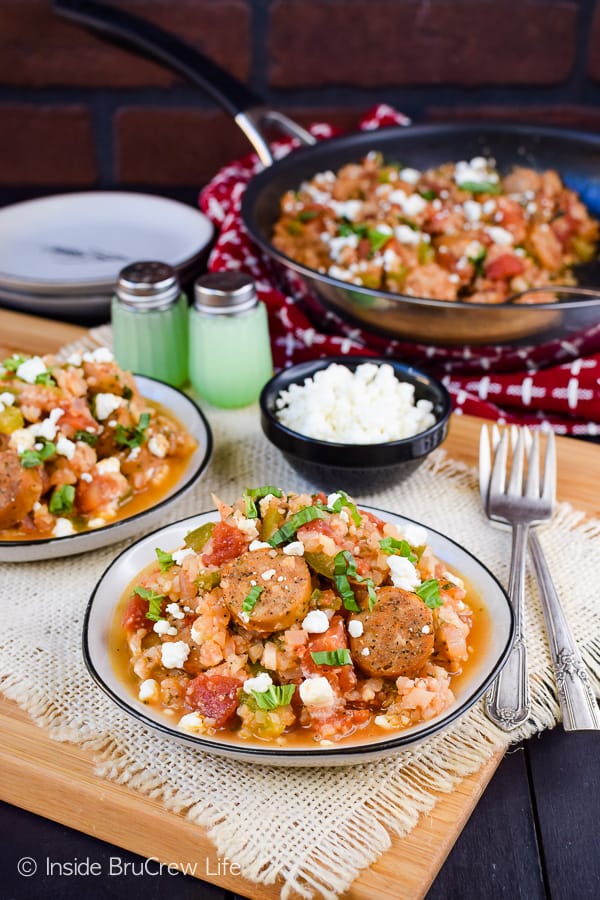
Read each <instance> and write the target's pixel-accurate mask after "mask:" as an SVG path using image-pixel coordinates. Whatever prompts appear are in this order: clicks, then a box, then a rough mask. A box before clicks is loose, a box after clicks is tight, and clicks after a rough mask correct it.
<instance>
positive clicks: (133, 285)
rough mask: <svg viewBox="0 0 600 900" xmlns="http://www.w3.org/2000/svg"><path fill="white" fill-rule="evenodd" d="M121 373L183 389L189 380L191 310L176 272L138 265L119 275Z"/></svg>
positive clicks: (115, 315) (114, 312)
mask: <svg viewBox="0 0 600 900" xmlns="http://www.w3.org/2000/svg"><path fill="white" fill-rule="evenodd" d="M111 321H112V327H113V343H114V350H115V358H116V360H117V362H118V363H119V365H120V366H121V368H123V369H129V370H131V371H132V372H136V373H137V374H139V375H148V376H150V377H151V378H158V379H159V380H160V381H166V382H168V383H169V384H172V385H173V386H174V387H181V385H182V384H184V383H185V382H186V381H187V379H188V304H187V299H186V296H185V294H183V293H182V292H181V288H180V285H179V279H178V277H177V273H176V272H175V269H173V268H172V267H171V266H169V265H167V264H166V263H162V262H153V261H147V262H135V263H131V265H128V266H125V268H124V269H122V270H121V272H120V273H119V279H118V281H117V287H116V294H115V296H114V297H113V300H112V304H111Z"/></svg>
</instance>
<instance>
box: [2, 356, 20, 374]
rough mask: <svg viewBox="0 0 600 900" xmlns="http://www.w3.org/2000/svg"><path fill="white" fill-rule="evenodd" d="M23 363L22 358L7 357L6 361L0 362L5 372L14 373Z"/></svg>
mask: <svg viewBox="0 0 600 900" xmlns="http://www.w3.org/2000/svg"><path fill="white" fill-rule="evenodd" d="M24 362H25V357H24V356H9V357H8V359H4V360H3V361H2V363H1V365H2V368H3V369H6V371H7V372H16V371H17V369H18V368H19V366H20V365H21V364H22V363H24Z"/></svg>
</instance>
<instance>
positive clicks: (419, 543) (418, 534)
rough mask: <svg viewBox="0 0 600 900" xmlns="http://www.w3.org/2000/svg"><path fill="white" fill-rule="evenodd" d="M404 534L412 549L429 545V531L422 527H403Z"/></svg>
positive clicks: (410, 525)
mask: <svg viewBox="0 0 600 900" xmlns="http://www.w3.org/2000/svg"><path fill="white" fill-rule="evenodd" d="M402 534H403V535H404V538H405V540H407V541H408V543H409V544H410V545H411V547H423V546H424V545H425V544H426V543H427V531H426V530H425V529H424V528H423V526H422V525H413V524H410V523H409V524H408V525H403V526H402Z"/></svg>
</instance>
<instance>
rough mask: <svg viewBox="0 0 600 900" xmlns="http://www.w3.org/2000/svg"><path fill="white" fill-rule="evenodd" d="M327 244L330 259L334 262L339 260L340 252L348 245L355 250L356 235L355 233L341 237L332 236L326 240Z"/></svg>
mask: <svg viewBox="0 0 600 900" xmlns="http://www.w3.org/2000/svg"><path fill="white" fill-rule="evenodd" d="M327 243H328V244H329V253H330V256H331V258H332V259H334V260H335V261H336V262H340V257H341V255H342V252H343V251H344V250H345V249H346V248H347V247H350V248H351V249H352V250H355V249H356V248H357V247H358V235H357V234H348V235H344V236H343V237H332V238H330V239H329V241H328V242H327Z"/></svg>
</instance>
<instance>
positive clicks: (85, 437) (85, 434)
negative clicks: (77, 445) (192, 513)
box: [73, 430, 99, 447]
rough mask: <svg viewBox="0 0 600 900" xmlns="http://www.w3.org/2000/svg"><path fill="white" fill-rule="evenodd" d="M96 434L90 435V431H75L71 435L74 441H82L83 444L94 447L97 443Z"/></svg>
mask: <svg viewBox="0 0 600 900" xmlns="http://www.w3.org/2000/svg"><path fill="white" fill-rule="evenodd" d="M98 437H99V435H97V434H92V432H91V431H81V430H80V431H76V432H75V434H74V435H73V439H74V440H75V441H83V443H84V444H88V445H89V446H90V447H95V446H96V444H97V443H98Z"/></svg>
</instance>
